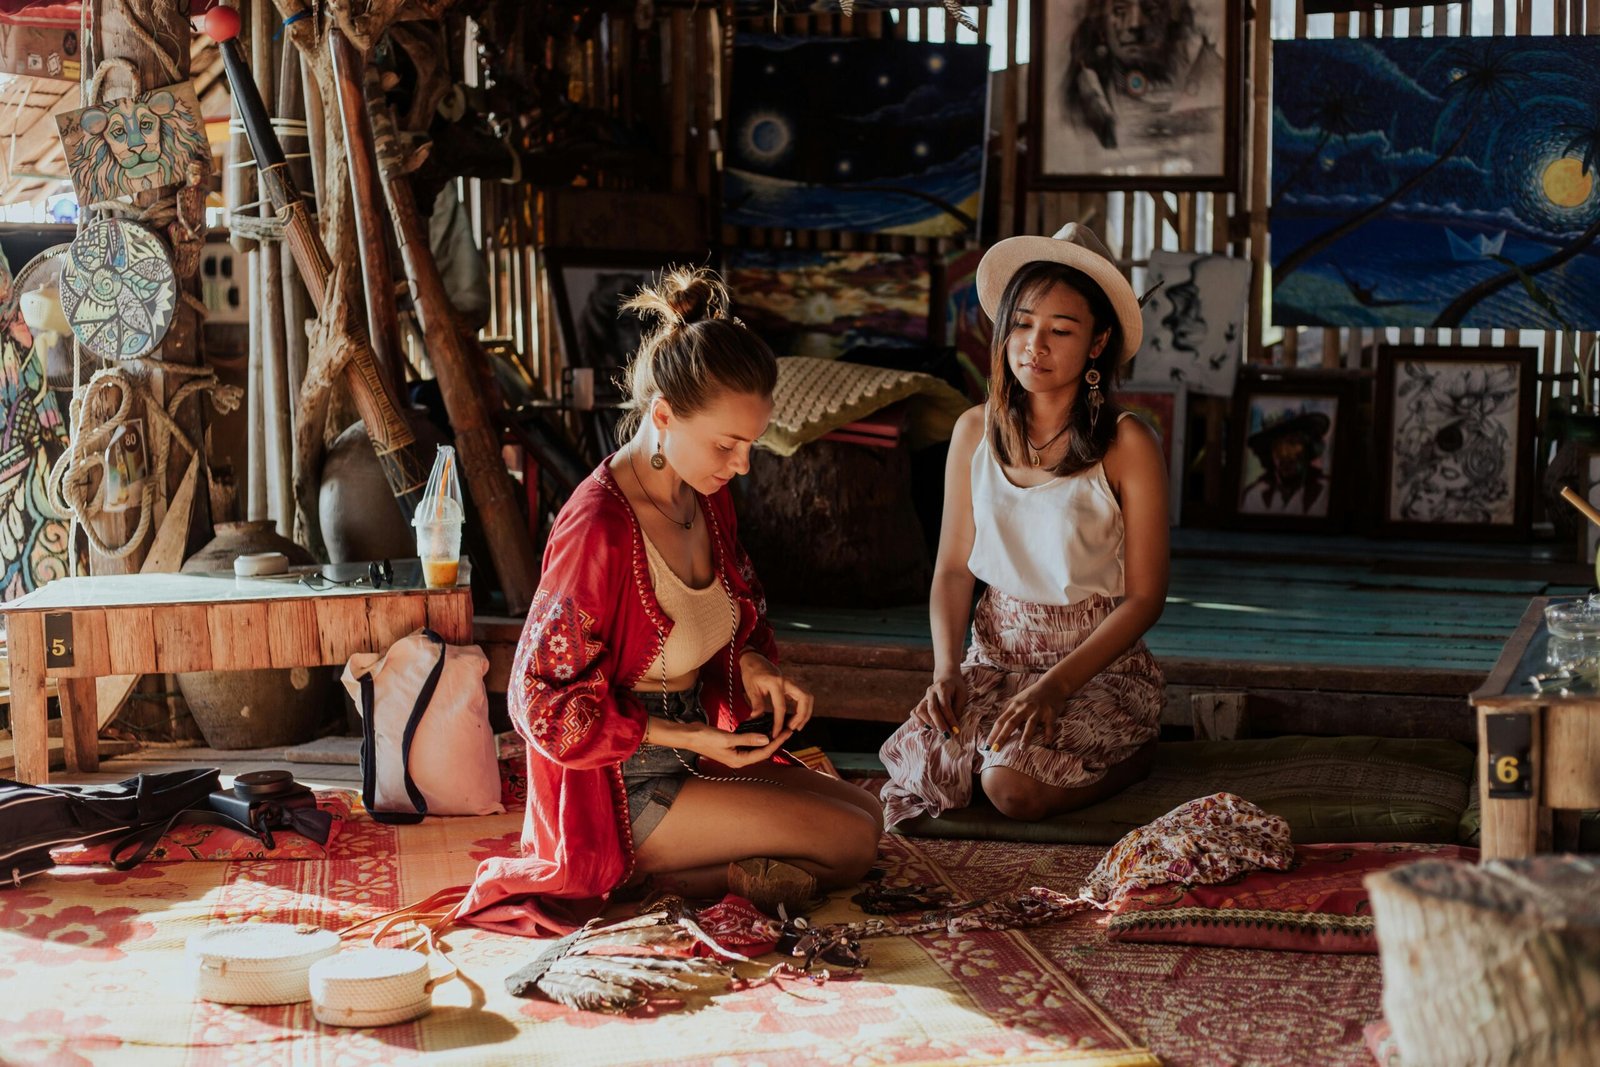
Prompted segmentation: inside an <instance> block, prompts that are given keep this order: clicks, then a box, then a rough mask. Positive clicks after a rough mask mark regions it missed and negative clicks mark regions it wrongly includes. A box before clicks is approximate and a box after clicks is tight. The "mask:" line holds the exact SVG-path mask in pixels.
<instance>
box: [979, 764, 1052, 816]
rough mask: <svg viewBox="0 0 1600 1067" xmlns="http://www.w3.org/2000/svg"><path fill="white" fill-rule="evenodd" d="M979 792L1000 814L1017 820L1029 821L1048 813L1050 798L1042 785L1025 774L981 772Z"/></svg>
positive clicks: (1050, 810)
mask: <svg viewBox="0 0 1600 1067" xmlns="http://www.w3.org/2000/svg"><path fill="white" fill-rule="evenodd" d="M983 792H984V795H986V796H987V797H988V798H989V802H990V803H991V804H993V805H994V806H995V808H996V809H997V810H998V811H999V812H1000V814H1002V815H1004V816H1006V817H1007V818H1011V819H1017V820H1019V821H1021V822H1033V821H1035V820H1038V819H1042V818H1044V817H1045V816H1046V815H1049V814H1051V812H1052V809H1053V804H1052V802H1051V798H1048V797H1046V796H1045V795H1044V789H1043V787H1042V786H1041V785H1040V784H1039V783H1038V782H1035V781H1034V780H1033V779H1031V778H1029V777H1027V776H1026V775H1022V774H1017V773H1015V772H1012V773H1009V774H993V773H985V774H984V776H983Z"/></svg>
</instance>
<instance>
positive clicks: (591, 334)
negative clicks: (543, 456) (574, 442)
mask: <svg viewBox="0 0 1600 1067" xmlns="http://www.w3.org/2000/svg"><path fill="white" fill-rule="evenodd" d="M543 255H544V266H545V270H546V271H547V276H548V278H549V280H550V296H551V300H552V301H553V303H554V304H555V308H556V318H557V319H558V320H559V323H560V327H561V351H562V355H563V356H564V357H565V362H566V365H567V367H568V368H571V369H575V370H590V371H593V379H592V380H593V410H592V411H591V412H590V413H589V417H587V418H585V419H584V451H585V452H586V453H589V455H588V456H587V458H588V460H589V461H590V462H593V463H598V462H600V460H601V459H602V458H604V457H605V456H606V455H608V454H609V453H610V452H611V451H613V450H614V449H615V448H616V447H617V445H618V444H619V442H618V441H617V439H616V429H617V422H618V420H619V419H620V418H621V400H622V396H621V392H620V390H619V389H617V388H616V387H615V386H614V384H613V383H614V382H615V381H616V380H617V379H618V378H620V377H621V375H622V372H623V370H624V369H625V368H626V367H627V365H628V361H629V360H630V359H632V358H633V354H634V353H635V352H637V351H638V350H639V342H640V341H641V340H642V339H643V336H644V334H643V324H642V323H641V322H640V320H639V319H638V318H637V317H636V316H634V315H631V314H628V313H626V312H624V311H623V310H622V305H623V304H624V303H625V302H627V300H628V299H629V298H630V297H632V296H633V295H634V294H635V293H637V292H638V291H639V289H640V287H641V286H644V285H648V284H650V283H651V282H653V281H655V280H656V279H657V278H659V277H660V275H661V272H662V271H663V270H664V269H665V268H667V267H669V266H676V265H698V264H703V263H705V262H706V259H707V254H706V253H705V252H704V251H701V252H681V253H670V252H642V253H638V252H635V253H629V252H590V251H583V250H581V249H562V248H547V249H545V250H544V253H543ZM585 392H586V393H587V390H585ZM569 399H570V398H569ZM583 399H584V402H585V404H586V405H587V404H588V402H589V401H588V397H587V396H585V397H584V398H583Z"/></svg>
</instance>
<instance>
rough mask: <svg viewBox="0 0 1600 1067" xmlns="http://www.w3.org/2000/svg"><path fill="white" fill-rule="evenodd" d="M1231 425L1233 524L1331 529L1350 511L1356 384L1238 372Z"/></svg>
mask: <svg viewBox="0 0 1600 1067" xmlns="http://www.w3.org/2000/svg"><path fill="white" fill-rule="evenodd" d="M1233 400H1234V403H1233V419H1232V427H1231V429H1230V431H1229V448H1228V465H1227V466H1228V476H1227V485H1228V487H1229V493H1230V505H1231V508H1230V510H1231V511H1232V514H1233V520H1234V525H1236V526H1239V527H1242V528H1248V529H1258V530H1301V531H1307V532H1323V533H1336V532H1338V531H1340V530H1342V529H1343V528H1344V523H1345V520H1346V517H1347V513H1348V510H1349V509H1348V505H1347V500H1348V498H1349V490H1350V485H1349V482H1350V479H1351V477H1352V475H1353V474H1354V473H1355V472H1354V471H1353V470H1352V468H1353V467H1354V464H1352V463H1351V462H1350V456H1349V453H1350V441H1351V439H1352V434H1351V427H1352V426H1353V424H1354V422H1355V418H1356V406H1357V397H1356V389H1355V383H1354V381H1353V380H1352V379H1350V378H1348V377H1345V376H1343V375H1332V374H1323V373H1311V374H1295V373H1271V372H1266V373H1263V372H1254V373H1242V374H1240V375H1239V379H1238V382H1237V385H1236V387H1235V390H1234V397H1233Z"/></svg>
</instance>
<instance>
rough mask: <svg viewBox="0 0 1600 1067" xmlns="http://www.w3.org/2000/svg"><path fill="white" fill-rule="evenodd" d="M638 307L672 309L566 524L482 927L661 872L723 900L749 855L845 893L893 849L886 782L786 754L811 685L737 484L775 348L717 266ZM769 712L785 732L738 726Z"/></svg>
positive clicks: (598, 899) (540, 625)
mask: <svg viewBox="0 0 1600 1067" xmlns="http://www.w3.org/2000/svg"><path fill="white" fill-rule="evenodd" d="M627 307H628V309H629V310H633V311H636V312H638V313H640V314H641V315H642V316H645V317H647V318H655V319H657V320H659V325H658V326H657V327H656V329H655V330H654V331H653V332H652V333H650V334H649V335H648V336H647V337H646V339H645V341H644V342H643V344H642V345H641V346H640V350H639V352H638V354H637V355H636V356H635V358H634V362H633V365H632V366H631V367H630V369H629V383H630V386H631V392H632V398H631V401H632V403H631V408H632V413H633V414H634V418H635V420H636V422H637V429H636V431H635V432H634V433H633V435H632V437H631V438H630V439H629V440H628V441H627V442H626V443H625V444H623V446H622V447H621V448H620V449H619V450H618V451H617V452H616V454H614V455H612V456H610V457H609V458H608V459H606V461H605V462H604V463H602V464H601V465H600V466H599V468H598V469H596V470H595V472H594V473H593V474H592V475H591V476H590V477H589V478H588V479H587V480H586V481H585V482H584V484H583V485H582V486H581V487H579V489H578V490H577V491H576V492H575V493H574V494H573V496H572V498H571V499H570V500H569V501H568V502H567V504H566V506H565V507H564V508H562V509H561V514H560V515H558V516H557V518H556V523H555V527H554V529H553V530H552V531H551V534H550V541H549V545H548V547H547V549H546V551H545V559H544V570H543V575H542V577H541V580H540V585H539V590H538V593H537V594H536V596H535V598H534V603H533V607H532V608H531V609H530V611H529V613H528V621H527V624H526V626H525V627H524V629H523V632H522V640H521V641H520V642H519V643H518V645H517V654H516V659H515V661H514V663H513V665H512V673H511V689H510V693H509V695H508V699H509V702H510V708H511V715H512V720H513V721H514V722H515V724H516V727H517V730H518V732H519V733H521V734H522V736H523V737H524V738H525V739H526V740H527V742H528V808H527V816H526V819H525V822H524V824H523V834H522V849H523V855H522V856H520V857H495V858H492V859H489V860H486V861H485V862H484V863H483V864H482V865H481V866H480V868H479V870H478V876H477V879H476V881H475V882H474V884H473V886H472V889H471V891H470V892H469V893H468V895H467V898H466V900H465V901H464V902H463V903H462V905H461V907H460V908H459V909H458V910H457V913H456V914H457V918H459V919H461V920H462V921H464V922H469V923H473V924H475V925H479V926H486V927H490V928H493V929H499V930H505V931H509V932H514V933H523V934H530V935H535V936H548V935H551V934H558V933H564V932H566V931H568V930H571V929H573V928H575V927H576V926H577V925H580V924H581V923H582V922H584V921H585V920H587V919H588V918H590V917H592V916H593V915H595V914H596V913H598V912H599V910H600V908H601V907H602V906H603V905H604V903H605V900H606V899H607V897H608V896H609V895H610V894H611V893H612V891H614V890H615V889H617V888H618V887H619V886H622V885H624V884H627V883H630V882H631V881H635V880H639V879H642V878H645V877H648V878H650V879H652V880H653V882H654V883H655V884H656V885H658V886H660V887H662V888H666V889H670V890H672V891H674V892H678V893H681V894H683V895H685V896H691V897H706V896H718V895H721V893H723V892H724V891H725V890H726V889H728V888H729V881H730V877H732V878H734V879H735V884H734V888H735V890H737V889H739V888H741V887H740V886H739V885H738V883H737V879H738V878H739V877H740V874H739V872H737V871H730V864H731V863H735V862H737V861H739V860H744V859H754V858H768V859H776V860H781V861H784V862H786V863H789V864H792V865H793V866H795V867H798V868H800V869H801V870H802V871H804V872H806V874H809V875H810V876H811V877H812V878H814V879H815V882H816V885H817V887H818V888H820V889H832V888H837V887H840V886H845V885H850V884H853V883H854V882H856V881H859V880H860V878H861V877H862V875H864V874H865V873H866V872H867V870H868V868H869V867H870V866H871V865H872V862H873V860H874V859H875V858H876V856H877V847H878V838H879V834H880V833H881V831H882V829H883V815H882V811H881V809H880V808H879V806H878V803H877V801H876V800H875V799H874V798H873V797H872V796H871V795H870V794H868V793H866V792H864V791H863V790H861V789H858V788H856V787H855V786H851V785H847V784H845V783H843V782H840V781H838V780H836V779H833V778H829V777H827V776H825V775H821V774H817V773H815V772H813V771H811V770H808V769H807V768H805V767H799V766H789V765H782V764H778V763H775V762H774V761H773V757H774V756H775V755H777V753H778V750H779V747H780V746H781V745H783V743H784V742H785V741H786V740H787V739H788V738H789V737H790V736H791V735H792V734H793V733H794V732H795V731H796V730H798V729H800V728H801V727H803V726H804V725H805V724H806V722H807V720H808V719H809V718H810V717H811V707H812V698H811V694H809V693H808V692H806V691H805V690H804V689H802V688H801V687H800V686H799V685H797V684H796V683H795V682H794V681H793V680H792V679H788V678H785V677H784V676H783V674H782V672H781V671H779V669H778V668H777V666H776V665H775V663H776V659H777V650H776V646H775V643H774V640H773V634H772V628H771V626H769V625H768V623H767V620H766V602H765V600H764V599H763V598H762V594H761V587H760V584H759V583H758V582H757V581H756V576H755V572H754V571H753V570H752V569H751V567H750V561H749V559H748V558H747V557H746V555H745V553H744V550H743V549H742V548H741V547H740V546H739V541H738V536H737V531H736V528H735V518H734V511H733V503H732V500H731V499H730V496H729V493H728V489H727V486H728V483H729V482H730V481H732V479H733V478H735V477H736V476H738V475H740V474H743V473H745V472H746V471H748V470H749V469H750V450H751V449H752V448H753V447H754V445H755V441H756V439H757V438H758V437H760V436H761V434H762V433H763V432H764V431H765V429H766V426H767V422H768V420H769V419H770V417H771V414H772V390H773V387H774V385H775V384H776V382H777V374H778V371H777V361H776V360H775V359H774V358H773V356H772V352H771V350H770V349H768V348H767V346H766V344H765V343H764V342H763V341H762V340H761V339H760V338H759V337H757V336H756V335H755V334H754V333H753V332H752V331H751V330H750V329H748V328H747V327H746V326H745V325H744V324H743V323H741V322H740V321H739V320H737V319H735V318H733V317H731V316H730V315H728V313H727V310H726V309H727V292H726V290H725V289H724V287H723V285H722V283H721V281H720V280H718V279H717V278H716V276H715V275H713V274H711V273H709V272H706V271H693V270H677V271H673V272H670V273H668V274H667V276H666V277H665V278H664V279H663V281H662V282H661V284H660V285H659V286H657V287H655V288H647V289H645V290H643V291H642V292H641V293H640V294H639V296H638V297H636V298H635V299H634V300H632V301H631V302H630V303H629V304H628V305H627ZM752 709H759V710H761V711H768V710H770V711H771V712H772V714H773V723H772V727H771V729H770V730H768V731H766V732H756V733H749V732H746V733H735V732H734V727H736V726H737V725H738V724H739V723H740V722H742V721H744V720H746V719H747V718H749V717H750V716H751V714H752Z"/></svg>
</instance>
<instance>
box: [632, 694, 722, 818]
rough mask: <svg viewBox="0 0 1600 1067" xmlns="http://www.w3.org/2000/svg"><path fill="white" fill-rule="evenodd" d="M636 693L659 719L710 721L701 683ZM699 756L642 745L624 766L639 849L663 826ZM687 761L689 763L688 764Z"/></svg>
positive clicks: (682, 750)
mask: <svg viewBox="0 0 1600 1067" xmlns="http://www.w3.org/2000/svg"><path fill="white" fill-rule="evenodd" d="M635 695H636V696H638V697H639V698H640V699H641V700H642V701H644V709H645V711H646V712H648V713H649V714H651V715H654V716H655V717H657V718H660V719H670V720H671V721H673V722H705V721H706V713H705V709H703V708H702V707H701V706H700V687H699V686H698V685H697V686H695V687H694V688H693V689H685V690H683V691H681V692H677V693H649V692H637V693H636V694H635ZM680 757H681V758H680ZM699 758H700V757H699V756H697V755H695V753H693V752H690V751H688V750H686V749H674V748H667V747H665V746H662V745H651V744H642V745H640V746H639V750H638V751H637V752H635V753H634V754H633V755H632V756H631V757H629V758H628V761H627V762H626V763H624V764H623V765H622V784H623V785H624V786H625V787H626V788H627V790H628V821H629V823H630V824H631V825H632V827H633V845H634V847H635V848H638V847H639V846H640V845H641V844H643V843H644V839H645V838H646V837H648V836H650V832H651V831H652V830H654V829H655V828H656V827H657V826H658V825H660V823H661V818H662V816H664V815H666V813H667V809H668V808H670V807H672V802H673V801H674V800H677V799H678V790H680V789H682V788H683V783H684V781H685V780H686V779H687V778H688V777H689V768H690V767H693V766H695V765H696V762H697V761H698V760H699ZM685 763H687V764H688V766H684V764H685Z"/></svg>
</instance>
